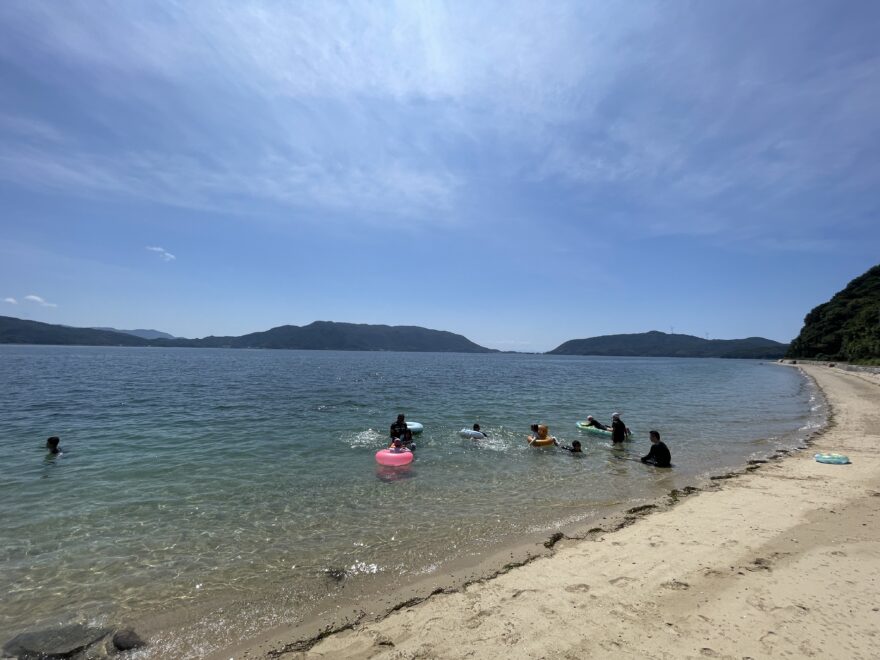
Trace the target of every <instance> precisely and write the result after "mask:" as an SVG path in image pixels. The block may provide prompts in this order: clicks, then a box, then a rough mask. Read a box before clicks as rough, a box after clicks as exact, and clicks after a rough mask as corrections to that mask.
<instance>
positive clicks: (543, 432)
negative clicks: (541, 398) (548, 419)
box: [538, 424, 550, 438]
mask: <svg viewBox="0 0 880 660" xmlns="http://www.w3.org/2000/svg"><path fill="white" fill-rule="evenodd" d="M549 432H550V429H549V428H547V425H546V424H538V437H539V438H546V437H547V434H548V433H549Z"/></svg>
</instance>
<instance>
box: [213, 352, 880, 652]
mask: <svg viewBox="0 0 880 660" xmlns="http://www.w3.org/2000/svg"><path fill="white" fill-rule="evenodd" d="M780 368H783V367H780ZM804 369H805V371H806V372H807V373H808V374H809V375H811V376H813V377H814V378H815V379H816V381H817V383H818V384H819V386H820V387H821V388H822V390H823V391H824V392H825V395H826V398H827V400H828V403H829V407H830V416H829V424H828V426H827V428H826V429H825V430H824V432H822V433H820V434H819V435H818V436H817V437H816V438H815V439H814V444H813V446H812V447H811V448H810V449H808V450H807V451H802V452H797V453H795V454H793V455H792V456H790V457H788V458H786V459H785V460H779V461H771V462H769V463H768V464H766V465H761V466H759V467H760V469H753V470H752V471H750V472H748V471H747V472H744V473H741V474H739V475H737V476H735V477H733V478H730V479H724V480H719V481H715V482H714V484H715V487H714V488H709V489H708V490H703V491H702V492H699V493H695V494H692V495H689V496H687V497H685V498H683V500H682V501H681V502H680V503H678V504H676V505H674V506H671V507H666V508H661V510H658V511H656V512H652V513H650V514H648V515H644V516H639V515H632V516H630V517H629V519H628V520H627V522H629V523H632V524H629V525H627V526H625V527H623V528H621V529H619V530H617V531H609V532H596V531H594V532H592V533H589V534H586V536H585V537H584V538H583V539H580V540H570V539H565V540H563V541H561V542H560V543H558V544H557V545H556V546H555V548H554V552H553V555H552V556H550V557H543V558H538V559H535V560H533V561H531V562H529V563H527V564H526V565H524V566H521V567H518V568H513V569H511V570H509V571H508V572H506V573H503V574H501V575H498V576H497V577H494V578H491V579H487V580H484V581H480V582H477V583H474V584H471V585H469V586H467V587H465V588H463V589H461V590H458V591H456V592H453V593H440V594H436V595H433V596H431V597H430V598H428V599H427V600H425V601H424V602H421V603H419V604H417V605H412V606H408V607H402V608H401V609H399V610H397V611H394V612H393V613H391V614H390V615H388V616H386V617H384V618H381V619H380V620H375V621H368V620H363V621H361V622H360V623H358V624H357V625H355V626H354V627H352V628H350V629H348V630H343V631H341V632H337V633H335V634H332V635H329V636H328V637H326V638H324V639H322V640H321V641H319V642H318V643H316V644H314V645H313V646H312V647H311V648H310V649H308V650H306V651H300V650H295V649H298V648H302V647H301V646H299V647H298V646H296V645H295V644H293V643H292V642H293V640H292V639H291V638H290V637H288V638H285V635H284V634H281V635H278V636H276V637H275V638H274V639H269V640H265V641H263V642H262V643H260V644H259V645H255V646H251V647H250V648H249V649H248V650H246V651H245V652H243V653H240V654H238V653H237V654H235V655H236V656H237V657H249V658H255V657H280V658H286V659H293V658H308V659H316V658H333V659H335V658H388V659H392V658H396V659H404V658H703V657H714V658H737V659H742V658H770V657H795V658H806V657H816V658H880V591H878V575H880V525H878V523H880V455H878V446H880V386H878V384H877V382H875V381H874V380H872V379H870V378H864V377H861V376H860V375H859V374H854V373H848V372H843V371H841V370H838V369H832V368H828V367H824V366H812V365H810V366H805V367H804ZM817 451H833V452H840V453H845V454H847V455H848V456H849V457H850V459H851V460H852V465H823V464H820V463H817V462H815V461H814V460H813V454H814V453H815V452H817ZM673 452H674V446H673ZM752 467H753V468H754V467H756V466H752ZM227 657H228V656H227Z"/></svg>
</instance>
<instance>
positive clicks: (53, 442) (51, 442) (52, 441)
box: [46, 435, 61, 449]
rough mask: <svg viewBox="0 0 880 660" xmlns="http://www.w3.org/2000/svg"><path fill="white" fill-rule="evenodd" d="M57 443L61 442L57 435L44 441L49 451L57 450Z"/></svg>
mask: <svg viewBox="0 0 880 660" xmlns="http://www.w3.org/2000/svg"><path fill="white" fill-rule="evenodd" d="M59 442H61V438H59V437H58V436H57V435H53V436H52V437H51V438H48V439H47V440H46V447H47V448H49V449H57V448H58V443H59Z"/></svg>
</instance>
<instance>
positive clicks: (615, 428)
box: [611, 413, 629, 445]
mask: <svg viewBox="0 0 880 660" xmlns="http://www.w3.org/2000/svg"><path fill="white" fill-rule="evenodd" d="M627 437H629V429H628V428H626V424H624V423H623V420H622V419H620V413H614V414H613V415H611V443H612V444H615V445H616V444H618V443H620V442H623V441H624V440H626V439H627Z"/></svg>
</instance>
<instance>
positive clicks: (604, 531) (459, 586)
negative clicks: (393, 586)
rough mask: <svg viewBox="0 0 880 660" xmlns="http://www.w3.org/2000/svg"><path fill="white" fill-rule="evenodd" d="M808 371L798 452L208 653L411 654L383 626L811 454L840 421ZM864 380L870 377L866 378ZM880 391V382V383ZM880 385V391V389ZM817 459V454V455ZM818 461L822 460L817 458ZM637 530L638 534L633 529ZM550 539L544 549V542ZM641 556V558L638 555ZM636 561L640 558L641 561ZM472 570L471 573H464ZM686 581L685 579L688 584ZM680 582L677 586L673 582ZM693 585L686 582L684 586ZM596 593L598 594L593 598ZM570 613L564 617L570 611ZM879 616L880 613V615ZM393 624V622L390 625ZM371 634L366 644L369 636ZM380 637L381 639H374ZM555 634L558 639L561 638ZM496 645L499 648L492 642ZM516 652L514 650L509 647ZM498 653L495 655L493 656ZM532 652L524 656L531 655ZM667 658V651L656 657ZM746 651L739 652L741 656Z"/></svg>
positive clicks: (515, 576) (745, 466)
mask: <svg viewBox="0 0 880 660" xmlns="http://www.w3.org/2000/svg"><path fill="white" fill-rule="evenodd" d="M795 366H796V367H797V368H799V370H800V371H801V373H802V374H804V376H805V377H806V378H807V379H808V380H810V381H812V383H813V384H814V385H815V387H816V390H817V392H818V393H819V395H820V396H821V397H822V398H823V399H824V406H825V411H826V415H825V420H824V423H823V424H822V425H821V426H820V427H819V428H816V429H812V430H811V432H810V434H809V435H808V436H807V437H806V438H805V439H804V444H803V446H801V447H799V448H798V449H795V450H788V449H778V450H776V451H775V452H774V453H772V454H771V455H770V456H768V457H767V458H766V459H753V460H749V461H747V462H746V463H744V464H742V466H741V467H740V468H738V469H734V470H731V471H729V472H727V473H723V474H716V475H711V476H707V477H705V478H704V479H703V480H701V481H699V482H697V485H695V486H687V487H684V488H682V489H680V490H676V489H673V490H672V491H670V492H669V493H667V494H665V495H663V496H661V497H658V498H656V499H654V500H650V501H647V502H645V503H644V504H640V505H638V506H628V508H625V507H623V506H622V507H621V510H620V511H619V512H617V513H614V514H611V515H606V516H602V517H601V518H597V519H593V520H592V521H589V520H588V521H579V522H578V523H573V524H571V525H567V526H564V527H561V528H560V531H558V532H556V533H554V534H552V535H550V536H549V537H547V536H542V537H541V539H543V541H542V540H541V539H538V540H537V541H535V540H534V539H532V540H530V541H528V542H524V543H523V544H520V545H519V546H518V547H517V548H514V549H511V548H510V547H507V548H503V549H501V550H500V551H498V552H495V553H492V554H491V555H490V556H488V557H486V558H484V559H482V560H481V561H480V562H479V563H478V564H477V565H473V564H471V565H469V566H465V567H464V570H462V571H458V570H451V571H447V572H446V573H445V574H444V575H439V576H433V577H431V578H427V579H425V580H420V581H418V582H416V583H414V584H410V585H407V586H406V587H405V588H404V589H401V590H395V591H394V593H393V594H392V595H391V596H392V597H393V596H395V595H396V596H398V598H397V600H396V601H394V600H388V599H382V598H380V599H377V601H376V603H374V604H377V605H378V604H379V603H380V601H381V607H376V608H375V610H374V611H371V612H369V613H367V612H366V611H364V610H363V609H355V608H351V609H349V610H348V611H346V610H344V609H343V611H340V612H337V613H336V614H335V615H334V616H331V617H330V618H331V620H332V623H331V624H329V625H327V620H328V619H327V618H324V619H323V625H321V621H322V620H321V619H317V620H307V621H303V622H301V623H299V624H297V625H295V626H292V627H279V628H275V629H272V630H268V631H264V632H263V633H262V634H261V635H260V636H259V637H257V638H253V639H249V640H242V641H241V642H240V643H239V644H237V645H235V646H231V647H226V648H225V649H224V650H222V651H218V652H215V653H212V654H211V655H209V656H208V657H209V658H218V659H219V658H230V657H240V658H256V657H273V658H274V657H281V658H301V657H303V658H305V657H308V658H311V657H379V656H383V655H384V654H385V653H391V652H392V651H393V650H394V649H395V648H396V649H397V651H396V652H395V657H410V655H409V654H407V653H402V651H401V648H400V647H399V645H398V644H396V643H395V642H394V639H393V635H391V636H390V637H388V643H385V642H384V641H382V640H384V639H385V637H384V636H383V635H384V633H382V632H377V631H381V630H382V629H384V628H385V627H387V626H388V625H389V622H390V620H392V619H395V618H398V617H400V616H402V615H403V614H409V613H412V612H413V611H419V610H422V609H425V608H427V609H431V610H435V609H437V608H438V607H441V609H442V606H441V605H438V603H439V602H440V601H442V600H445V599H450V598H455V597H456V596H461V595H463V594H470V593H472V592H474V591H480V590H486V591H492V590H493V587H494V586H495V584H496V583H498V582H501V581H503V580H506V581H510V580H513V581H516V580H517V579H518V576H519V577H525V574H526V573H530V572H534V571H535V570H536V566H537V565H539V564H541V563H542V562H547V561H551V560H553V559H554V558H555V557H557V555H559V554H563V553H569V552H571V551H572V549H573V548H581V549H583V548H584V547H587V546H590V547H593V548H595V547H596V544H599V543H603V542H605V541H606V540H608V541H611V544H612V545H617V543H618V542H617V541H615V540H614V539H615V536H616V535H619V534H622V533H625V531H626V530H627V528H630V527H631V526H633V525H636V523H638V525H636V529H637V530H638V529H640V528H642V527H644V526H645V525H646V524H649V521H650V520H652V519H654V518H657V517H659V516H662V515H668V514H671V515H673V516H675V515H680V514H676V513H675V512H676V511H677V510H679V509H680V508H681V507H682V506H684V505H685V504H687V503H688V502H689V501H693V500H696V499H703V498H695V497H689V496H694V495H704V496H709V494H710V493H712V494H713V495H714V494H715V493H723V492H725V491H727V490H730V484H732V483H735V482H738V481H740V480H741V479H742V478H748V477H751V476H752V475H753V474H756V473H757V474H760V472H761V471H764V470H763V469H764V468H778V467H779V466H781V465H786V464H788V463H789V461H786V462H784V463H783V462H782V461H781V459H782V458H785V457H787V456H793V457H794V456H798V455H799V456H801V457H803V456H804V452H801V451H800V449H804V448H808V447H810V446H811V445H812V444H814V443H816V442H817V441H820V440H821V439H822V438H823V437H824V436H825V435H826V434H828V433H829V432H831V431H832V430H833V429H834V427H835V420H834V414H835V407H834V406H833V405H832V404H831V401H830V400H829V397H828V395H827V393H826V392H825V389H824V388H823V387H822V385H821V383H818V382H817V379H816V377H815V374H814V373H812V372H813V370H814V369H816V368H819V367H809V368H808V369H804V368H802V367H804V366H808V365H795ZM862 380H864V379H862ZM875 389H877V388H875ZM878 391H880V390H878ZM810 460H812V457H810ZM817 465H818V464H817ZM630 533H632V532H630ZM542 545H543V547H541V546H542ZM634 559H638V557H634ZM638 563H639V562H638V561H634V562H633V564H638ZM461 573H465V574H461ZM681 584H685V583H681ZM672 588H676V587H672ZM683 589H687V587H683ZM591 598H595V596H592V597H591ZM563 618H564V617H563ZM878 620H880V617H878ZM559 623H560V622H555V623H554V625H553V626H551V628H552V629H554V630H556V632H557V633H559V631H558V630H557V628H558V627H559ZM391 625H393V624H391ZM349 638H355V639H357V640H358V641H357V643H356V644H354V647H357V648H354V647H352V646H351V645H350V644H348V643H347V642H343V641H341V640H348V639H349ZM365 638H369V639H370V640H372V641H371V642H370V643H369V644H367V645H366V646H365V645H364V643H363V642H364V639H365ZM377 639H378V640H380V641H379V642H376V641H375V640H377ZM554 639H555V637H554ZM458 643H459V644H460V648H458V651H454V650H453V649H452V648H449V649H447V650H446V651H445V652H440V651H437V650H436V649H434V650H433V651H432V652H431V654H430V655H431V657H435V656H438V657H463V656H464V655H465V653H464V651H463V650H464V649H466V648H469V647H468V645H467V643H466V641H464V640H459V642H458ZM493 648H495V650H496V651H497V647H493ZM459 652H460V653H459ZM505 654H506V655H509V649H508V652H507V653H505ZM491 655H492V653H491V652H490V653H489V656H490V657H491ZM524 657H525V656H524ZM657 657H661V656H657ZM737 657H739V656H737Z"/></svg>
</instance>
